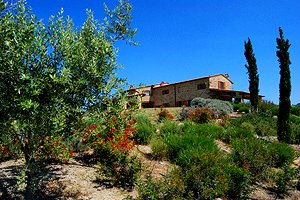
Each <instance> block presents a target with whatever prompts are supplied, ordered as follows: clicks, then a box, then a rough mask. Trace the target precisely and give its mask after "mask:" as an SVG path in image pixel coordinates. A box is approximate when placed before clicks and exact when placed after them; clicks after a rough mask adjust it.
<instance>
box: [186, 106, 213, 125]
mask: <svg viewBox="0 0 300 200" xmlns="http://www.w3.org/2000/svg"><path fill="white" fill-rule="evenodd" d="M189 119H190V120H191V121H193V122H195V123H198V124H204V123H208V122H209V121H210V120H212V119H213V113H212V112H211V111H210V110H208V109H207V108H194V109H193V110H192V111H191V112H190V113H189Z"/></svg>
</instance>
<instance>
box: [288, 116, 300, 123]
mask: <svg viewBox="0 0 300 200" xmlns="http://www.w3.org/2000/svg"><path fill="white" fill-rule="evenodd" d="M290 121H291V122H292V123H294V124H300V117H298V116H296V115H290Z"/></svg>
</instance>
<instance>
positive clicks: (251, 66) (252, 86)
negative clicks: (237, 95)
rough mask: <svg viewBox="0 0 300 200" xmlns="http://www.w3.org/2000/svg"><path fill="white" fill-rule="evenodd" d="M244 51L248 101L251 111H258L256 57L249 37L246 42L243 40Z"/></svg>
mask: <svg viewBox="0 0 300 200" xmlns="http://www.w3.org/2000/svg"><path fill="white" fill-rule="evenodd" d="M244 46H245V52H244V55H245V57H246V59H247V62H248V64H246V65H245V67H246V68H247V70H248V75H249V91H250V103H251V111H252V112H257V111H258V91H259V90H258V85H259V75H258V72H257V65H256V59H255V56H254V53H253V48H252V44H251V40H250V38H248V41H247V42H244Z"/></svg>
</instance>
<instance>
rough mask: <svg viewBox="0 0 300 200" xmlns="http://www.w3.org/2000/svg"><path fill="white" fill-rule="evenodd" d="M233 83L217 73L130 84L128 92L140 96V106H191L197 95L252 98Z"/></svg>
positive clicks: (130, 95)
mask: <svg viewBox="0 0 300 200" xmlns="http://www.w3.org/2000/svg"><path fill="white" fill-rule="evenodd" d="M232 84H233V82H232V81H231V80H230V79H229V75H228V74H215V75H211V76H205V77H201V78H196V79H191V80H186V81H181V82H177V83H167V82H161V83H159V84H154V85H149V86H143V87H138V88H134V87H133V86H130V89H129V90H127V92H128V96H129V97H132V96H138V97H139V100H140V103H139V107H140V108H153V107H160V106H163V107H181V106H183V105H185V106H190V103H191V101H192V100H193V99H194V98H196V97H202V98H209V99H220V100H225V101H232V100H235V101H239V102H243V101H244V99H249V98H250V93H249V92H244V91H237V90H233V89H232ZM259 97H260V99H261V98H262V97H263V96H259Z"/></svg>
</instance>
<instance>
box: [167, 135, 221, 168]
mask: <svg viewBox="0 0 300 200" xmlns="http://www.w3.org/2000/svg"><path fill="white" fill-rule="evenodd" d="M164 142H165V144H166V145H167V152H168V157H169V158H170V160H171V161H172V162H174V163H176V164H178V165H180V166H187V165H189V164H192V163H197V162H198V161H199V160H201V156H202V154H203V153H205V152H212V153H218V152H219V149H218V147H217V146H216V145H215V144H214V140H213V139H211V138H208V137H205V136H199V135H196V134H192V133H191V134H184V135H168V136H166V137H165V138H164Z"/></svg>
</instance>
